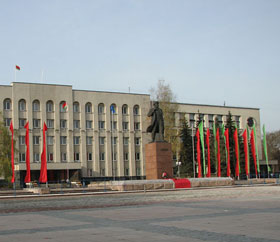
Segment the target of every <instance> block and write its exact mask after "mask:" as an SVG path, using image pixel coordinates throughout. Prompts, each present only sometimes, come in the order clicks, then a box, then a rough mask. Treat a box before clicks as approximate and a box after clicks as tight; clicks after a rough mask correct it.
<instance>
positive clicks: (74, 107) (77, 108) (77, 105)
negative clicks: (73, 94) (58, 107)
mask: <svg viewBox="0 0 280 242" xmlns="http://www.w3.org/2000/svg"><path fill="white" fill-rule="evenodd" d="M73 112H74V113H78V112H80V107H79V103H78V102H74V103H73Z"/></svg>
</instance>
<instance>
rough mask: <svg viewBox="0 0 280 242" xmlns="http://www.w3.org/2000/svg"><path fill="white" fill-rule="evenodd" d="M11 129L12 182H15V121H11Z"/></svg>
mask: <svg viewBox="0 0 280 242" xmlns="http://www.w3.org/2000/svg"><path fill="white" fill-rule="evenodd" d="M10 130H11V133H12V139H11V164H12V179H11V182H12V183H14V182H15V158H14V127H13V121H11V124H10Z"/></svg>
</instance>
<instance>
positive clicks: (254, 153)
mask: <svg viewBox="0 0 280 242" xmlns="http://www.w3.org/2000/svg"><path fill="white" fill-rule="evenodd" d="M250 141H251V151H252V155H253V159H254V166H255V173H256V177H258V169H257V157H256V148H255V136H254V130H253V129H252V131H251V138H250Z"/></svg>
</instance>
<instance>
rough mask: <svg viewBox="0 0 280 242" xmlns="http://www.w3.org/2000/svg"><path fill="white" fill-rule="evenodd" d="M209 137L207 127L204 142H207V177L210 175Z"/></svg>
mask: <svg viewBox="0 0 280 242" xmlns="http://www.w3.org/2000/svg"><path fill="white" fill-rule="evenodd" d="M209 138H210V130H209V128H208V129H207V133H206V144H207V155H208V156H207V158H208V159H207V161H208V167H207V168H208V169H207V177H211V162H210V144H209Z"/></svg>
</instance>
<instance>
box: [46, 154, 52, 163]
mask: <svg viewBox="0 0 280 242" xmlns="http://www.w3.org/2000/svg"><path fill="white" fill-rule="evenodd" d="M47 157H48V162H53V153H51V152H49V153H48V155H47Z"/></svg>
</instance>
